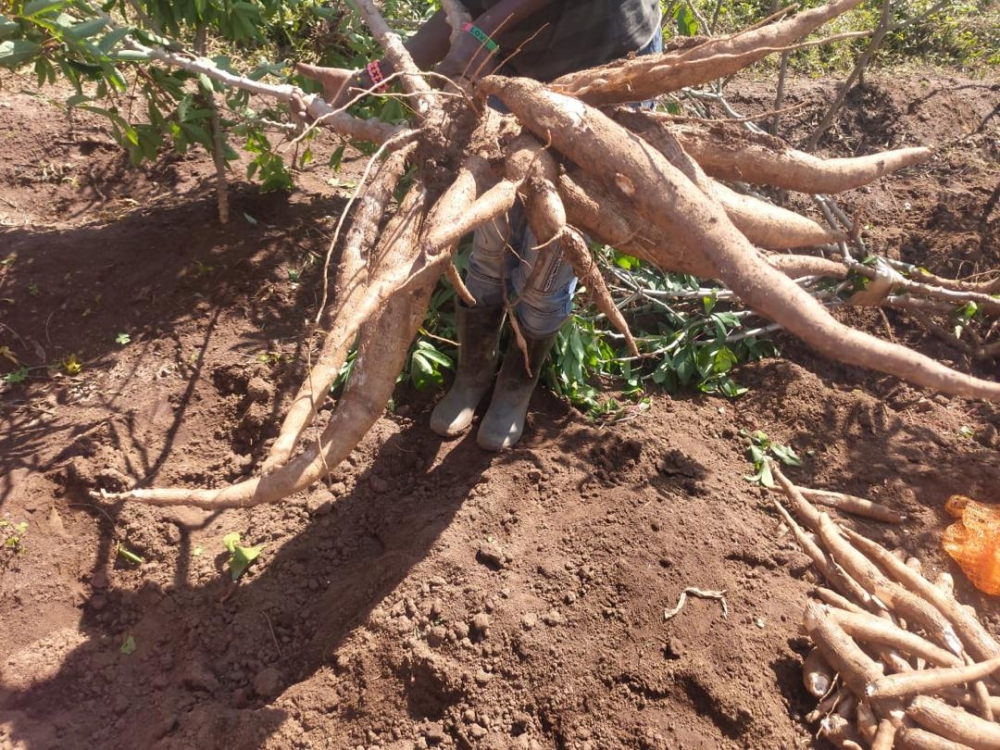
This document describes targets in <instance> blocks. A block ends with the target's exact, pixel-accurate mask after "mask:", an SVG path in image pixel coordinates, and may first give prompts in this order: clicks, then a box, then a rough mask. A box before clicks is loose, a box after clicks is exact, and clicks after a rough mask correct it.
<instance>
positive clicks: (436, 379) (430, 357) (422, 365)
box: [404, 339, 454, 391]
mask: <svg viewBox="0 0 1000 750" xmlns="http://www.w3.org/2000/svg"><path fill="white" fill-rule="evenodd" d="M409 363H410V366H409V367H408V368H407V370H408V372H409V379H410V382H411V383H412V384H413V386H414V387H415V388H416V389H417V390H420V391H422V390H423V389H424V388H427V387H428V386H435V387H440V386H441V385H442V384H443V383H444V374H443V373H442V370H443V369H451V368H452V367H453V366H454V365H453V363H452V360H451V357H449V356H448V355H447V354H445V353H444V352H442V351H441V350H440V349H438V347H437V346H436V345H435V344H434V342H433V341H431V340H430V339H418V340H417V342H416V344H415V345H414V347H413V349H412V350H411V352H410V360H409ZM404 376H405V373H404Z"/></svg>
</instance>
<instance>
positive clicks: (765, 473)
mask: <svg viewBox="0 0 1000 750" xmlns="http://www.w3.org/2000/svg"><path fill="white" fill-rule="evenodd" d="M740 435H742V436H743V437H745V438H748V439H749V441H750V442H749V445H748V446H747V456H748V457H749V458H750V461H751V463H752V464H753V472H754V473H753V474H752V475H750V476H747V477H744V478H745V479H746V480H748V481H750V482H753V483H754V484H759V485H762V486H764V487H774V475H773V474H772V473H771V466H770V465H769V464H768V460H767V459H768V454H770V455H771V456H774V458H777V459H778V460H779V461H781V463H783V464H785V466H802V459H800V458H799V457H798V456H797V455H796V453H795V451H794V450H792V449H791V447H789V446H787V445H782V444H780V443H775V442H773V441H772V440H771V439H770V438H769V437H768V436H767V433H765V432H761V431H760V430H755V431H754V432H747V431H746V430H741V431H740Z"/></svg>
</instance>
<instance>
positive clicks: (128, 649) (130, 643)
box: [118, 635, 139, 656]
mask: <svg viewBox="0 0 1000 750" xmlns="http://www.w3.org/2000/svg"><path fill="white" fill-rule="evenodd" d="M137 648H139V645H138V644H137V643H136V642H135V637H134V636H131V635H130V636H129V637H128V638H126V639H125V640H124V641H123V642H122V645H121V647H120V648H119V649H118V650H119V651H121V652H122V653H123V654H125V656H128V655H129V654H132V653H135V650H136V649H137Z"/></svg>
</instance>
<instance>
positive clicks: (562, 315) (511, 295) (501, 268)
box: [465, 30, 663, 339]
mask: <svg viewBox="0 0 1000 750" xmlns="http://www.w3.org/2000/svg"><path fill="white" fill-rule="evenodd" d="M662 51H663V36H662V34H661V33H660V31H659V30H657V32H656V33H655V34H653V39H652V40H651V41H650V42H649V44H647V45H646V46H645V47H643V48H642V49H641V50H639V51H638V52H637V53H636V54H639V55H649V54H654V53H657V52H662ZM500 106H501V107H502V105H500ZM638 106H639V107H642V108H644V109H652V107H653V102H651V101H650V102H643V103H642V104H640V105H638ZM498 108H499V107H498ZM537 263H541V264H543V265H542V266H540V267H539V268H538V272H537V273H535V274H532V269H533V268H534V267H535V265H536V264H537ZM505 280H506V282H507V284H506V286H507V299H506V300H505V299H504V281H505ZM529 280H531V284H530V285H529V284H528V281H529ZM465 285H466V286H467V287H468V289H469V292H471V293H472V296H473V297H475V298H476V304H477V306H481V307H502V306H503V305H504V304H505V302H507V301H509V302H511V303H512V304H513V306H514V310H515V312H516V313H517V320H518V323H519V324H520V326H521V330H522V332H523V333H524V334H525V335H526V336H529V337H531V338H535V339H541V338H546V337H548V336H552V335H554V334H555V333H556V331H558V330H559V328H560V327H561V326H562V324H563V323H565V322H566V319H567V318H568V317H569V314H570V312H571V311H572V309H573V293H574V292H575V291H576V275H575V274H574V273H573V266H572V265H570V264H569V263H567V262H566V261H564V260H563V257H562V247H561V246H560V243H558V242H554V243H550V244H549V245H546V246H545V247H543V248H539V247H538V241H537V240H536V239H535V236H534V234H532V232H531V230H530V229H529V228H528V222H527V218H526V216H525V213H524V208H523V206H521V205H520V203H518V204H517V205H515V206H514V208H512V209H511V210H510V212H509V213H508V214H507V215H506V216H503V217H498V218H497V219H495V220H494V221H492V222H490V223H489V224H485V225H483V226H481V227H480V228H479V229H477V230H476V231H475V234H474V235H473V238H472V256H471V258H470V259H469V272H468V274H467V275H466V277H465Z"/></svg>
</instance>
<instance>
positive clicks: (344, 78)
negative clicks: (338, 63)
mask: <svg viewBox="0 0 1000 750" xmlns="http://www.w3.org/2000/svg"><path fill="white" fill-rule="evenodd" d="M295 71H296V72H297V73H301V74H302V75H304V76H305V77H306V78H312V79H313V80H314V81H319V82H320V83H321V84H322V85H323V99H325V100H326V103H327V104H329V105H330V106H331V107H333V108H334V109H340V108H341V107H343V106H344V105H345V104H347V102H349V101H350V100H351V98H352V97H353V96H355V95H357V93H358V89H357V88H356V85H357V84H356V81H355V80H354V76H355V72H354V71H353V70H345V69H344V68H321V67H319V66H318V65H308V64H306V63H296V64H295Z"/></svg>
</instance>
